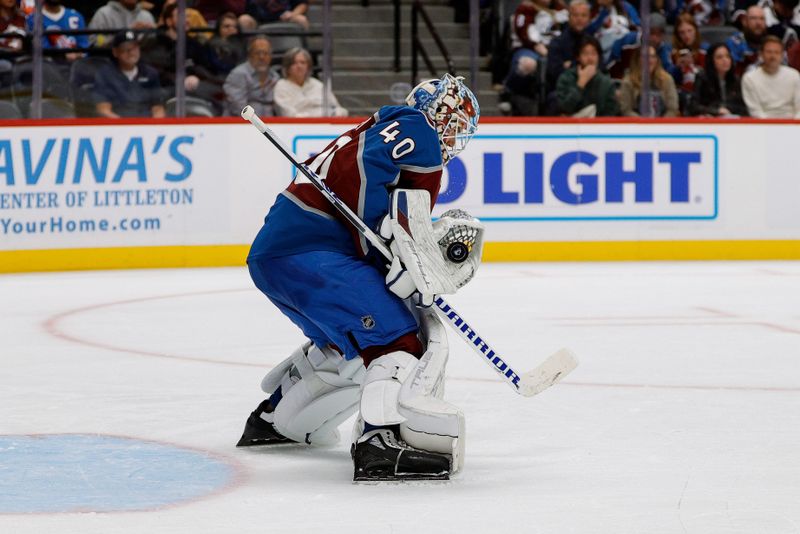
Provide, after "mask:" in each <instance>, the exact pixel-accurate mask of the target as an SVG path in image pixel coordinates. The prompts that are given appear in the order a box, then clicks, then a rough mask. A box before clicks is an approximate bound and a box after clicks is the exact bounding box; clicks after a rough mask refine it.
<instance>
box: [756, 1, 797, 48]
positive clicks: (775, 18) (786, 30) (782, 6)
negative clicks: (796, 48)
mask: <svg viewBox="0 0 800 534" xmlns="http://www.w3.org/2000/svg"><path fill="white" fill-rule="evenodd" d="M770 3H771V4H772V6H771V7H769V6H767V7H765V8H764V14H765V15H766V22H767V33H768V34H769V35H774V36H775V37H777V38H778V39H780V40H781V42H783V46H784V48H788V47H790V46H792V45H793V44H794V43H795V42H797V41H798V36H800V14H798V13H797V12H796V9H797V6H798V0H772V1H771V2H770Z"/></svg>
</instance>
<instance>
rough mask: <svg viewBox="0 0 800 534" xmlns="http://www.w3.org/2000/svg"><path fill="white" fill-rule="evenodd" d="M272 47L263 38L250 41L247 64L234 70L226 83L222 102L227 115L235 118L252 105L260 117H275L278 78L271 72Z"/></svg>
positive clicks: (254, 38) (261, 36)
mask: <svg viewBox="0 0 800 534" xmlns="http://www.w3.org/2000/svg"><path fill="white" fill-rule="evenodd" d="M271 62H272V45H271V44H270V42H269V39H267V38H266V37H264V36H263V35H257V36H256V37H253V38H252V39H250V42H249V43H248V45H247V61H245V62H244V63H242V64H241V65H239V66H238V67H236V68H235V69H233V70H232V71H231V73H230V74H229V75H228V78H227V79H226V80H225V86H224V88H225V99H226V100H227V103H228V113H230V114H231V115H236V116H238V115H239V113H241V111H242V108H243V107H244V106H246V105H248V104H249V105H251V106H253V108H254V109H255V111H256V113H257V114H258V115H259V116H262V117H264V116H266V117H271V116H273V115H275V102H274V94H275V84H276V83H278V80H279V79H280V76H279V75H278V74H277V73H276V72H274V71H272V70H270V68H269V67H270V63H271Z"/></svg>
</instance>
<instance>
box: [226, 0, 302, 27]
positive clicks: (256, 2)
mask: <svg viewBox="0 0 800 534" xmlns="http://www.w3.org/2000/svg"><path fill="white" fill-rule="evenodd" d="M246 11H247V14H248V15H249V16H250V17H252V18H253V19H254V20H255V21H256V22H257V23H258V24H269V23H271V22H294V23H295V24H298V25H300V26H302V27H303V29H306V30H307V29H308V18H306V12H308V0H247V8H246ZM241 22H242V23H243V24H247V21H245V20H242V21H241Z"/></svg>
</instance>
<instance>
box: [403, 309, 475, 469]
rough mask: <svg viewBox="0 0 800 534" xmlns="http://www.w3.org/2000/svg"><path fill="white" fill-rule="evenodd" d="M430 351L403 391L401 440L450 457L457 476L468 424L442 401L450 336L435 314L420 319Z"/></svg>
mask: <svg viewBox="0 0 800 534" xmlns="http://www.w3.org/2000/svg"><path fill="white" fill-rule="evenodd" d="M420 323H421V324H422V325H423V329H422V330H423V335H424V337H425V338H426V341H427V344H426V351H425V354H423V355H422V358H420V360H419V363H418V364H417V366H416V368H415V369H414V371H413V372H412V373H411V376H410V378H409V380H407V381H406V382H405V383H404V384H403V387H402V389H401V391H400V395H399V407H398V412H399V413H400V415H401V416H403V418H404V419H405V421H404V422H402V423H401V424H400V437H402V438H403V440H404V441H405V442H406V443H408V444H409V445H411V446H412V447H414V448H417V449H422V450H426V451H431V452H438V453H443V454H450V455H452V457H453V468H452V469H453V472H454V473H455V472H457V471H459V470H460V469H461V468H462V467H463V465H464V442H465V438H466V424H465V420H464V414H463V413H462V412H461V410H459V409H458V408H457V407H456V406H454V405H452V404H450V403H449V402H446V401H444V400H442V397H443V396H444V374H445V368H446V366H447V356H448V347H447V333H446V332H445V330H444V326H443V325H442V323H441V321H440V320H439V318H438V317H437V316H436V315H435V314H434V313H433V312H431V311H428V312H425V313H423V314H422V315H421V317H420Z"/></svg>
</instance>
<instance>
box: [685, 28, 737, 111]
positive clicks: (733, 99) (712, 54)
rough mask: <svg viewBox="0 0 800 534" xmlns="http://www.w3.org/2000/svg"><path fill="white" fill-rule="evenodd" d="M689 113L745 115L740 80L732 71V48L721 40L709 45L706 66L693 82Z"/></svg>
mask: <svg viewBox="0 0 800 534" xmlns="http://www.w3.org/2000/svg"><path fill="white" fill-rule="evenodd" d="M689 114H690V115H693V116H695V117H697V116H703V117H731V116H742V117H744V116H747V106H746V105H745V103H744V99H743V98H742V86H741V80H739V78H738V77H737V76H736V73H735V72H734V67H733V60H732V59H731V52H730V50H728V47H727V46H726V45H725V44H723V43H719V44H715V45H714V46H712V47H711V49H709V51H708V55H706V67H705V70H704V72H703V73H701V74H700V75H698V77H697V79H696V80H695V83H694V94H693V95H692V100H691V102H690V103H689Z"/></svg>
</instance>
